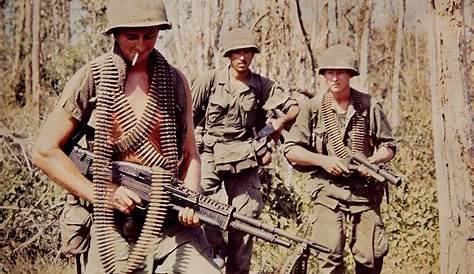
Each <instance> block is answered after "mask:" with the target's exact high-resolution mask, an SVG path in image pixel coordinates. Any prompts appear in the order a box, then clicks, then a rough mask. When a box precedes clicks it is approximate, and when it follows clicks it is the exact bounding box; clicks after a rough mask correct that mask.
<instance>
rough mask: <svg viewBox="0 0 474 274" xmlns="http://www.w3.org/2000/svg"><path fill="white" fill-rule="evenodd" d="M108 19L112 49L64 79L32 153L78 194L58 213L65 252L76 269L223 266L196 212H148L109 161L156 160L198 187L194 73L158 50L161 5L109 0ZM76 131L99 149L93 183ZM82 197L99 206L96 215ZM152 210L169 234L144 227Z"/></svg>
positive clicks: (153, 0) (150, 163)
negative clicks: (74, 144) (80, 165)
mask: <svg viewBox="0 0 474 274" xmlns="http://www.w3.org/2000/svg"><path fill="white" fill-rule="evenodd" d="M107 20H108V25H107V28H106V29H105V30H104V31H103V33H104V34H105V35H111V36H112V39H114V46H113V48H112V49H111V50H110V51H109V52H107V53H105V54H104V55H102V56H100V57H97V58H96V59H94V60H92V61H90V62H88V63H87V64H86V65H84V66H83V67H82V68H81V69H79V70H78V71H77V72H76V73H75V74H74V76H73V77H72V78H71V80H70V81H69V82H68V83H67V84H66V86H65V88H64V91H63V93H62V95H61V99H60V101H59V103H58V105H57V106H56V108H55V109H54V111H53V112H52V114H51V115H50V117H49V118H48V120H47V121H46V123H45V124H44V126H43V128H42V129H41V131H40V134H39V136H38V139H37V141H36V144H35V148H34V152H33V160H34V163H35V164H36V165H37V166H38V167H39V168H40V169H42V170H43V171H44V172H45V173H46V174H47V175H48V176H49V177H50V178H51V179H52V180H53V181H55V182H56V183H57V184H58V185H60V186H62V187H64V188H65V189H66V190H68V191H69V192H70V193H71V194H68V202H67V204H68V205H67V206H66V208H65V209H64V210H63V212H62V216H61V220H62V222H61V229H62V231H64V232H67V233H65V234H63V235H62V236H63V244H64V245H63V250H65V251H69V252H71V253H73V254H82V263H81V264H78V272H79V273H82V271H81V269H80V268H83V270H84V271H85V273H112V272H113V273H119V272H120V273H122V272H123V273H131V272H133V273H157V272H159V273H176V271H179V273H189V274H191V273H198V272H199V273H220V270H219V269H218V268H217V267H216V266H215V264H213V262H212V260H211V257H210V253H209V248H207V246H206V241H205V238H204V234H203V233H202V230H201V229H200V228H199V227H198V223H199V218H198V217H197V216H196V215H194V211H193V210H192V209H189V208H186V209H184V210H182V211H180V212H179V218H178V219H179V221H180V222H172V221H162V220H161V219H160V218H161V217H153V216H151V217H150V218H149V216H148V215H145V214H146V213H144V212H143V211H140V210H139V208H138V205H140V204H141V202H142V201H141V199H140V196H138V194H137V193H135V192H133V191H132V190H129V189H127V188H125V187H123V186H120V185H119V184H118V183H117V182H115V181H114V179H113V178H116V177H114V176H112V170H111V166H112V160H114V161H117V160H121V161H127V162H133V163H135V164H140V165H144V166H146V167H148V168H151V170H158V169H157V168H154V167H157V166H159V167H161V169H159V170H168V171H170V173H171V176H176V177H180V178H181V179H183V180H184V181H185V184H186V186H187V187H188V188H189V189H191V190H195V191H199V190H200V188H199V180H200V159H199V154H198V152H197V149H196V144H195V141H194V128H193V121H192V109H191V95H190V91H189V87H188V84H187V80H186V78H185V77H184V75H183V74H182V73H181V72H180V71H179V70H178V69H176V68H174V67H173V66H171V65H170V64H169V63H168V62H167V61H166V59H165V58H164V57H163V56H162V55H161V54H160V52H159V51H158V50H156V49H155V48H154V47H155V44H156V41H157V38H158V32H159V31H160V30H165V29H170V28H171V24H170V23H169V22H168V19H167V16H166V10H165V7H164V5H163V2H162V1H157V0H110V1H109V2H108V4H107ZM158 115H160V116H158ZM76 132H81V133H84V134H85V138H86V140H87V144H88V147H89V149H93V151H94V161H93V166H94V167H93V168H94V176H93V178H92V180H89V179H88V178H86V177H85V176H83V175H82V174H81V172H80V171H79V170H78V169H77V167H76V166H75V165H74V163H73V162H72V161H71V160H70V159H69V158H68V157H67V156H66V154H65V152H64V151H65V150H67V149H68V146H66V144H68V143H70V142H71V141H72V139H75V138H73V137H75V136H74V135H75V133H76ZM155 172H158V171H153V173H154V174H155ZM156 175H160V173H156ZM158 177H159V176H155V175H154V178H155V179H152V181H153V182H152V184H155V182H157V183H160V182H161V181H159V180H160V179H156V178H158ZM152 191H153V190H152ZM150 196H151V194H150ZM152 199H153V197H152ZM85 203H89V204H94V206H93V208H94V209H93V212H94V220H93V221H92V214H91V213H90V211H88V210H87V209H86V208H85V207H83V206H82V205H83V204H85ZM152 203H153V200H152V202H151V203H150V205H151V204H152ZM161 207H162V208H157V211H153V213H156V212H158V213H160V210H161V211H162V212H161V213H164V212H165V211H164V210H166V207H167V205H161ZM150 215H154V214H150ZM145 216H146V218H147V220H150V222H149V223H151V224H152V225H154V224H155V223H156V224H161V226H162V230H161V232H162V233H161V232H160V233H158V232H153V231H154V230H156V228H158V227H151V228H150V227H148V229H146V228H147V226H148V223H147V222H148V221H147V222H144V219H145ZM160 222H161V223H160ZM91 224H92V228H91ZM141 227H143V231H147V232H146V233H148V234H147V235H151V236H150V237H148V236H147V237H146V239H145V241H143V240H142V241H137V238H138V237H140V230H141ZM153 229H154V230H153ZM89 231H90V233H89ZM143 231H142V232H141V233H143ZM140 239H141V238H140ZM129 250H132V251H131V252H130V253H129ZM145 251H150V252H149V253H146V252H145ZM133 252H136V253H133ZM182 254H186V256H183V255H182Z"/></svg>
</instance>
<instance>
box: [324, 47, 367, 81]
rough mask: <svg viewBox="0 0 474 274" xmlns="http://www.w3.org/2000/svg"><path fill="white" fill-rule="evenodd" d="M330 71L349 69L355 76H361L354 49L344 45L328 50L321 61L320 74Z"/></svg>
mask: <svg viewBox="0 0 474 274" xmlns="http://www.w3.org/2000/svg"><path fill="white" fill-rule="evenodd" d="M328 69H347V70H350V71H351V72H352V75H353V76H357V75H359V66H358V61H357V58H356V55H355V53H354V51H353V50H352V49H350V48H349V47H347V46H344V45H334V46H330V47H329V48H327V49H326V50H325V51H324V52H323V53H322V54H321V58H320V60H319V70H318V73H319V74H324V71H325V70H328Z"/></svg>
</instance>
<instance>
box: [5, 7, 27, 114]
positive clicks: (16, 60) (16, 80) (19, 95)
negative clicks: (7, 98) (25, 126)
mask: <svg viewBox="0 0 474 274" xmlns="http://www.w3.org/2000/svg"><path fill="white" fill-rule="evenodd" d="M17 5H18V6H17V7H18V8H17V14H16V22H15V47H14V54H15V55H14V57H13V65H12V73H11V78H10V81H9V86H10V87H11V88H12V90H13V91H14V92H15V101H16V102H17V103H19V104H20V105H23V104H24V99H25V98H24V89H18V85H19V84H20V82H21V79H20V77H21V75H20V71H21V63H22V62H21V61H22V60H21V57H22V48H23V45H22V44H23V43H22V41H23V39H24V35H25V33H24V29H25V2H24V1H18V2H17Z"/></svg>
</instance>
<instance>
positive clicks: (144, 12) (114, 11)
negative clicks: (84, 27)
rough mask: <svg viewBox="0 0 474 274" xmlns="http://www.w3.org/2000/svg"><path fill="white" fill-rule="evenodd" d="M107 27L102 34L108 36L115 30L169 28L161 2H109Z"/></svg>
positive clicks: (155, 0) (133, 0) (125, 0)
mask: <svg viewBox="0 0 474 274" xmlns="http://www.w3.org/2000/svg"><path fill="white" fill-rule="evenodd" d="M106 13H107V27H106V28H105V29H104V31H103V32H102V33H103V34H104V35H109V34H110V33H112V31H113V30H114V29H115V28H121V27H151V26H158V27H159V29H160V30H166V29H170V28H171V23H170V22H169V21H168V17H167V15H166V9H165V5H164V4H163V1H162V0H110V1H109V2H108V3H107V12H106Z"/></svg>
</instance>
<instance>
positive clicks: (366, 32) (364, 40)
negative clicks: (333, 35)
mask: <svg viewBox="0 0 474 274" xmlns="http://www.w3.org/2000/svg"><path fill="white" fill-rule="evenodd" d="M362 12H363V14H364V17H363V18H364V21H363V26H362V35H361V38H360V47H359V48H360V58H359V71H360V76H359V83H360V85H361V86H362V87H365V88H367V74H368V64H369V36H370V19H371V15H372V0H366V1H365V5H364V6H363V7H362ZM356 50H357V48H356Z"/></svg>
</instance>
